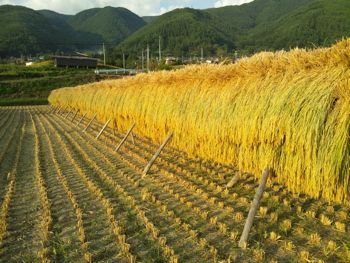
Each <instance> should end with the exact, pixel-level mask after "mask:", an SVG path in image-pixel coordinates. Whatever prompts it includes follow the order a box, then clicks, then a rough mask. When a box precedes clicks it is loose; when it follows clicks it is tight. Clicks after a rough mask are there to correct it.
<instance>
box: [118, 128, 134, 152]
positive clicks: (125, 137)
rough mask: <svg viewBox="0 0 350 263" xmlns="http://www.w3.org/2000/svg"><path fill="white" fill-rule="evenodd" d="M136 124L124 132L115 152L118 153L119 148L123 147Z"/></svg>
mask: <svg viewBox="0 0 350 263" xmlns="http://www.w3.org/2000/svg"><path fill="white" fill-rule="evenodd" d="M135 126H136V123H133V124H132V125H131V127H130V128H129V130H128V131H127V132H126V134H125V136H124V138H123V139H122V140H121V142H120V143H119V144H118V146H117V147H116V148H115V151H116V152H118V151H119V149H120V147H122V146H123V144H124V143H125V141H126V139H127V138H128V137H129V135H130V133H131V132H132V130H133V129H134V128H135Z"/></svg>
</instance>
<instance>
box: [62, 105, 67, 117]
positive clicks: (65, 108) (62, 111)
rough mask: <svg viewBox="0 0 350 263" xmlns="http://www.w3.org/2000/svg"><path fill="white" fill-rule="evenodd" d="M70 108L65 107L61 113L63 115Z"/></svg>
mask: <svg viewBox="0 0 350 263" xmlns="http://www.w3.org/2000/svg"><path fill="white" fill-rule="evenodd" d="M67 109H68V107H66V108H64V110H63V111H62V112H61V115H62V116H63V114H64V113H65V112H66V110H67Z"/></svg>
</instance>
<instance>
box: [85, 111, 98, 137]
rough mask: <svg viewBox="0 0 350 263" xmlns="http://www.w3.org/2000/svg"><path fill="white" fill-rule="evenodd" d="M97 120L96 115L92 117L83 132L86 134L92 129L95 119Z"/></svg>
mask: <svg viewBox="0 0 350 263" xmlns="http://www.w3.org/2000/svg"><path fill="white" fill-rule="evenodd" d="M95 118H96V113H95V115H94V116H93V117H92V119H91V120H90V121H89V123H88V124H87V125H86V127H85V129H84V130H83V132H86V131H87V129H88V128H89V127H90V125H91V123H92V122H93V121H94V119H95Z"/></svg>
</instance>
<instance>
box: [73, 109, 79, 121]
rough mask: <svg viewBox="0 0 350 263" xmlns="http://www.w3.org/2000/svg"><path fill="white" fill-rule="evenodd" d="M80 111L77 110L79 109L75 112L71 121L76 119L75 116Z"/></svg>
mask: <svg viewBox="0 0 350 263" xmlns="http://www.w3.org/2000/svg"><path fill="white" fill-rule="evenodd" d="M78 112H79V110H77V111H76V112H75V114H74V116H73V118H72V120H71V122H73V121H74V120H75V117H77V114H78Z"/></svg>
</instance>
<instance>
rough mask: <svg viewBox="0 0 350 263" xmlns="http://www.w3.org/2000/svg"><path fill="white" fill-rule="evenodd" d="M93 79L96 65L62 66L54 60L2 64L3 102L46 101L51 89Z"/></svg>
mask: <svg viewBox="0 0 350 263" xmlns="http://www.w3.org/2000/svg"><path fill="white" fill-rule="evenodd" d="M93 81H95V74H94V71H93V69H61V68H55V67H54V66H53V65H52V63H39V64H38V65H35V66H30V67H25V66H18V65H0V105H1V106H6V105H35V104H37V105H40V104H47V97H48V95H49V94H50V91H51V90H53V89H56V88H61V87H68V86H76V85H79V84H85V83H89V82H93Z"/></svg>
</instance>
